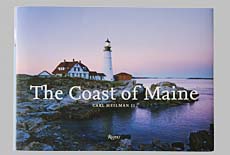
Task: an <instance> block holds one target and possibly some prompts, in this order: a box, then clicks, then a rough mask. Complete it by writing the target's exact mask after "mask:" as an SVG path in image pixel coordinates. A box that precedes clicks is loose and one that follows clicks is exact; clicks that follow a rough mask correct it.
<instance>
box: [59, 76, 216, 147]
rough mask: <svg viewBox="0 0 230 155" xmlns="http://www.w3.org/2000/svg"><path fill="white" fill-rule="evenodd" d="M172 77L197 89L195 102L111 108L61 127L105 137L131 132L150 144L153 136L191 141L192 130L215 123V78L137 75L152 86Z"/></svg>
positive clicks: (136, 141)
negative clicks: (156, 107) (154, 108)
mask: <svg viewBox="0 0 230 155" xmlns="http://www.w3.org/2000/svg"><path fill="white" fill-rule="evenodd" d="M160 81H170V82H174V83H176V84H177V85H178V86H182V87H185V88H187V89H196V90H197V91H198V92H199V94H200V96H199V101H197V102H195V103H193V104H189V103H188V104H184V105H180V106H174V107H169V108H166V109H163V110H160V111H151V110H149V109H141V108H137V107H136V108H133V109H128V110H127V109H119V110H116V111H112V112H108V113H106V115H105V116H103V117H98V118H93V119H91V120H84V121H65V122H63V123H62V124H61V127H62V129H66V130H70V131H72V132H74V133H76V134H79V135H84V136H85V137H87V138H89V139H91V140H95V141H103V140H105V137H106V136H107V135H108V134H113V135H117V134H130V135H131V139H132V144H133V145H139V144H150V143H151V142H152V140H153V139H159V140H161V141H162V142H175V141H181V142H184V143H188V137H189V133H190V132H192V131H197V130H202V129H209V124H210V123H213V117H214V112H213V108H214V103H213V80H204V79H195V80H192V79H138V80H137V82H138V83H142V84H144V86H146V87H149V86H151V84H152V83H157V82H160Z"/></svg>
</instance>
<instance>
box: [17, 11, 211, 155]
mask: <svg viewBox="0 0 230 155" xmlns="http://www.w3.org/2000/svg"><path fill="white" fill-rule="evenodd" d="M14 23H15V24H14V46H15V47H14V53H15V103H14V107H15V121H14V124H15V130H14V135H15V138H14V139H15V146H16V150H24V151H205V152H206V151H213V150H214V126H215V124H214V101H213V97H214V91H213V53H214V48H213V44H214V43H213V33H214V32H213V9H212V8H131V7H130V8H128V7H16V8H15V19H14Z"/></svg>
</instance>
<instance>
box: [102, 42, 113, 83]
mask: <svg viewBox="0 0 230 155" xmlns="http://www.w3.org/2000/svg"><path fill="white" fill-rule="evenodd" d="M104 74H105V75H106V76H105V80H107V81H113V80H114V78H113V67H112V50H111V45H110V41H109V39H108V38H107V40H106V41H105V46H104Z"/></svg>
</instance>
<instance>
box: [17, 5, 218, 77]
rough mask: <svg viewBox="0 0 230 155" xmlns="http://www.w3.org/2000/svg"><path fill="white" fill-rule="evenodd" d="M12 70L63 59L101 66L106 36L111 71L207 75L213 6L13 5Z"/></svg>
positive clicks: (46, 66)
mask: <svg viewBox="0 0 230 155" xmlns="http://www.w3.org/2000/svg"><path fill="white" fill-rule="evenodd" d="M16 28H17V31H16V32H17V51H16V72H17V73H24V74H32V75H33V74H38V73H39V72H41V71H42V70H47V71H49V72H52V71H53V70H54V69H55V67H56V66H57V65H58V63H59V62H61V61H63V60H64V59H66V60H69V61H72V59H73V58H74V59H75V60H81V61H82V62H83V63H84V64H85V65H87V66H88V67H89V68H90V70H95V71H98V72H103V71H102V68H103V46H104V41H105V40H106V38H107V37H109V39H110V40H111V42H112V43H111V45H112V59H113V70H114V73H119V72H128V73H131V74H132V75H133V76H153V77H209V78H210V77H213V10H212V9H208V8H196V9H195V8H194V9H191V8H190V9H181V8H180V9H179V8H178V9H160V8H158V9H156V8H84V7H81V8H79V7H19V8H18V9H17V25H16Z"/></svg>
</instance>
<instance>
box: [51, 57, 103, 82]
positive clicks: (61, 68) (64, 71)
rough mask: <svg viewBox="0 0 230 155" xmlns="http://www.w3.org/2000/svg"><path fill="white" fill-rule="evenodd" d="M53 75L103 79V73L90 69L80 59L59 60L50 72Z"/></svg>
mask: <svg viewBox="0 0 230 155" xmlns="http://www.w3.org/2000/svg"><path fill="white" fill-rule="evenodd" d="M52 73H53V74H54V75H55V76H60V77H79V78H84V79H90V80H104V78H105V74H104V73H97V72H95V71H90V70H89V68H88V67H87V66H86V65H84V64H83V63H82V62H81V61H75V60H74V59H73V61H66V60H64V61H63V62H60V63H59V65H58V66H57V67H56V68H55V70H54V71H53V72H52Z"/></svg>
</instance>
